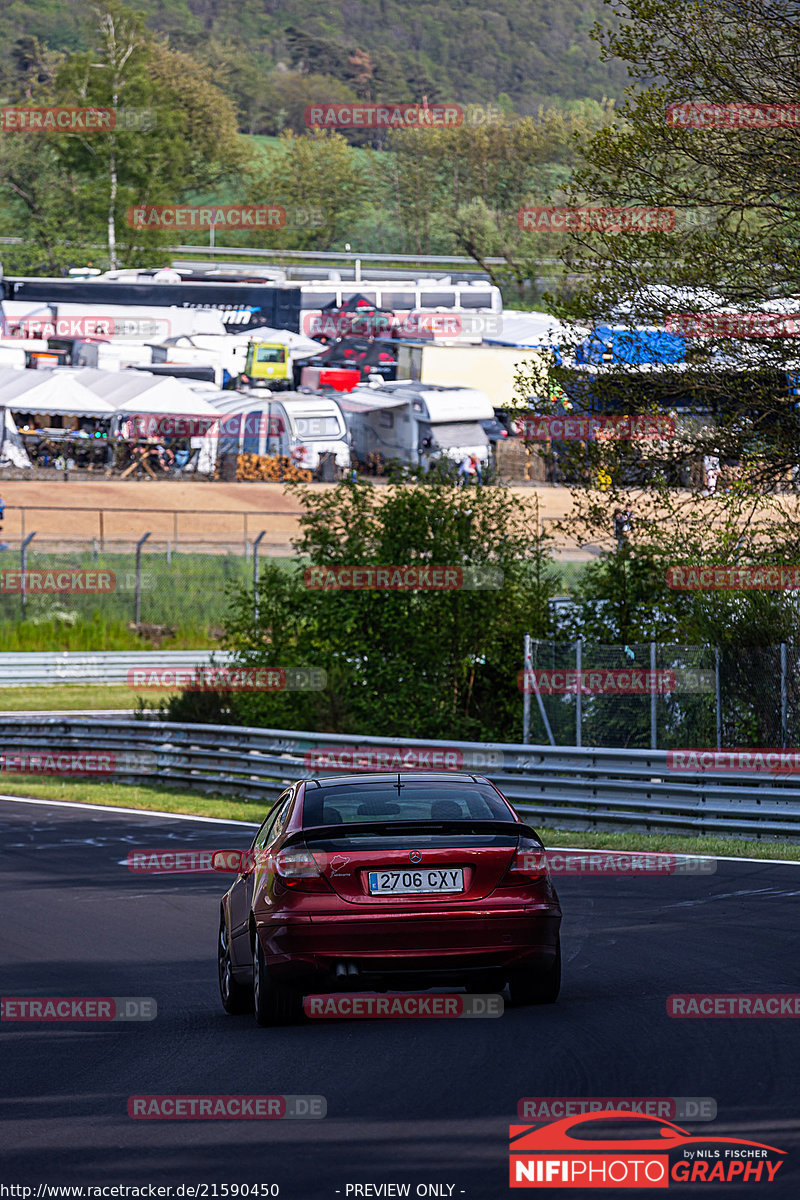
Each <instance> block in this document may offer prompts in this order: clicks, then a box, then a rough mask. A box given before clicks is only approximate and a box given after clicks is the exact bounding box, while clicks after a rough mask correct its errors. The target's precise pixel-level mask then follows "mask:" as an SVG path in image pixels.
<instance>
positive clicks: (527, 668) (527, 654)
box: [522, 633, 531, 746]
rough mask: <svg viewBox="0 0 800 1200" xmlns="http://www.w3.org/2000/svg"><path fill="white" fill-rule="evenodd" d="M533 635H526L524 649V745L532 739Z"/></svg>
mask: <svg viewBox="0 0 800 1200" xmlns="http://www.w3.org/2000/svg"><path fill="white" fill-rule="evenodd" d="M530 673H531V635H530V634H529V633H526V634H525V639H524V642H523V647H522V744H523V746H527V745H529V744H530V737H531V694H530V692H529V690H528V688H529V686H530V684H529V680H530V678H531V674H530Z"/></svg>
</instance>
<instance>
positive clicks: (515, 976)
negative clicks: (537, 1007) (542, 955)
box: [508, 938, 561, 1007]
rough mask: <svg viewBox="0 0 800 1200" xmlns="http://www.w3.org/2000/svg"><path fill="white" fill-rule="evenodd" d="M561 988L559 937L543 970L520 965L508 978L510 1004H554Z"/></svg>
mask: <svg viewBox="0 0 800 1200" xmlns="http://www.w3.org/2000/svg"><path fill="white" fill-rule="evenodd" d="M560 990H561V939H560V938H559V939H558V941H557V942H556V956H555V958H554V959H553V963H552V965H551V966H550V967H548V969H547V970H546V971H544V972H542V971H540V970H537V969H536V968H535V967H520V968H519V969H518V970H516V971H514V972H513V973H512V974H511V975H510V976H509V979H508V992H509V996H510V997H511V1004H512V1006H514V1007H516V1006H518V1005H523V1004H555V1002H556V1000H557V999H558V993H559V991H560Z"/></svg>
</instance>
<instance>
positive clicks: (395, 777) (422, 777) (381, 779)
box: [305, 771, 491, 788]
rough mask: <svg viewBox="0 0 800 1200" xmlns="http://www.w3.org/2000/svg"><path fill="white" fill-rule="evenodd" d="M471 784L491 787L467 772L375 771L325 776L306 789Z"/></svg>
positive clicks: (308, 781)
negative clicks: (372, 785) (374, 784)
mask: <svg viewBox="0 0 800 1200" xmlns="http://www.w3.org/2000/svg"><path fill="white" fill-rule="evenodd" d="M423 782H424V783H471V784H486V785H488V786H489V787H491V784H490V783H489V781H488V779H485V778H484V776H483V775H471V774H468V773H467V772H466V771H375V772H373V773H372V774H368V773H367V772H363V771H359V772H358V773H357V774H353V775H325V776H323V777H322V778H320V779H306V781H305V785H306V787H307V788H308V787H318V788H326V787H341V785H342V784H346V785H347V786H348V787H358V785H359V784H361V785H364V784H370V783H392V784H394V785H396V784H398V783H405V784H408V783H423Z"/></svg>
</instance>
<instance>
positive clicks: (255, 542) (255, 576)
mask: <svg viewBox="0 0 800 1200" xmlns="http://www.w3.org/2000/svg"><path fill="white" fill-rule="evenodd" d="M266 532H267V531H266V529H262V530H261V533H260V534H259V535H258V537H257V538H254V539H253V615H254V617H255V619H256V621H257V620H258V547H259V543H260V542H261V539H262V538H263V537H264V536H265V535H266Z"/></svg>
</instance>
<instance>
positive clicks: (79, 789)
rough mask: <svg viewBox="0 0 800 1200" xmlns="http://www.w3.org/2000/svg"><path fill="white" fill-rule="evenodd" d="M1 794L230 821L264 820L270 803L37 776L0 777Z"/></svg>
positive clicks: (170, 789) (164, 789)
mask: <svg viewBox="0 0 800 1200" xmlns="http://www.w3.org/2000/svg"><path fill="white" fill-rule="evenodd" d="M0 793H3V794H4V795H6V796H28V797H32V798H33V799H36V800H66V801H69V802H70V803H72V804H107V805H111V806H113V807H114V808H141V809H145V810H147V811H150V812H172V813H186V814H187V815H188V816H196V817H224V818H226V819H227V820H229V821H255V822H261V821H263V820H264V817H265V816H266V814H267V812H268V811H269V808H270V803H269V802H261V801H259V800H229V799H227V798H226V797H224V796H206V795H199V794H198V793H197V792H191V791H188V790H187V791H183V790H180V789H178V788H159V787H139V786H137V785H135V784H127V783H113V782H111V781H109V782H107V783H106V782H103V783H97V782H95V781H94V780H87V781H86V782H83V781H82V780H77V779H56V778H54V777H52V776H51V777H50V778H48V779H46V780H43V779H42V778H41V776H39V775H13V776H11V775H0Z"/></svg>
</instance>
